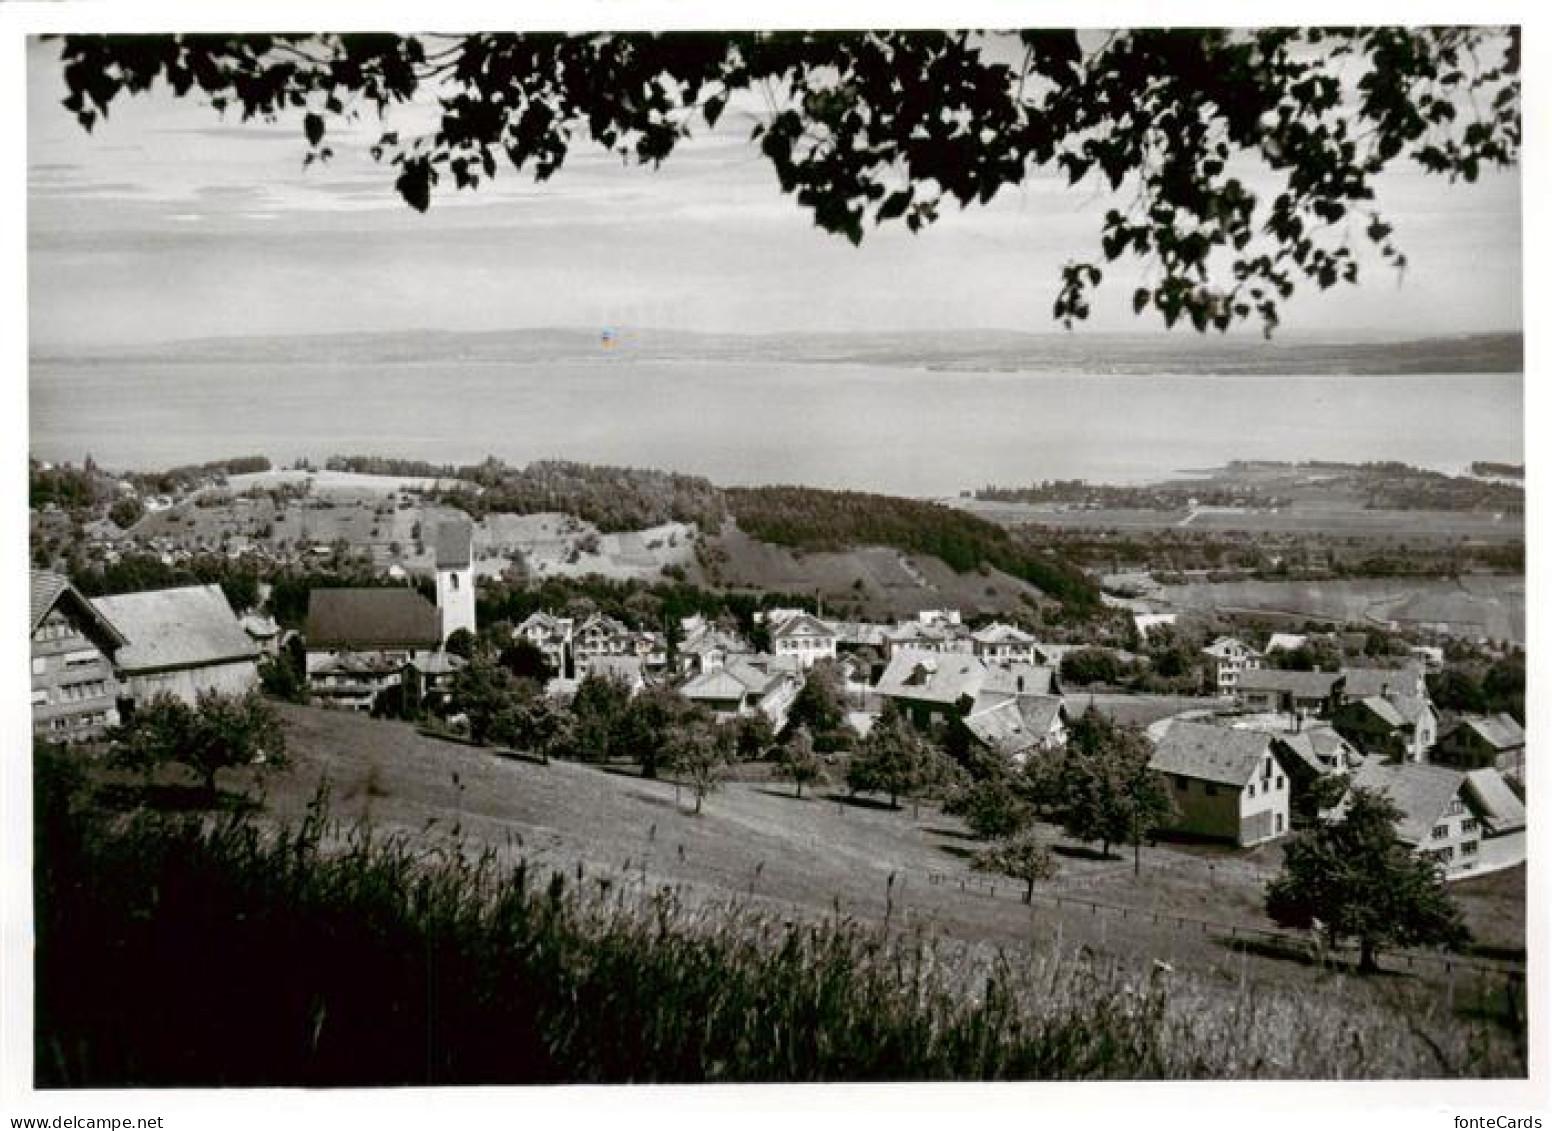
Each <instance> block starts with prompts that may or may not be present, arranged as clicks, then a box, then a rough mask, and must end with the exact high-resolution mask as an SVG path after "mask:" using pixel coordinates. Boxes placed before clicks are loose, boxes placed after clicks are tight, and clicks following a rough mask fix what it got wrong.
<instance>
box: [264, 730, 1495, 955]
mask: <svg viewBox="0 0 1552 1131" xmlns="http://www.w3.org/2000/svg"><path fill="white" fill-rule="evenodd" d="M282 709H283V711H284V713H285V718H286V723H287V728H288V733H289V735H290V741H291V744H292V747H293V750H294V752H295V754H296V765H295V767H294V768H293V769H292V770H291V771H289V772H288V773H287V774H286V775H284V776H283V777H276V778H273V779H272V780H271V781H270V782H269V784H268V786H267V793H268V800H267V806H268V808H269V809H270V810H271V811H272V812H273V813H275V814H276V815H279V816H282V817H286V818H296V817H299V816H300V815H302V814H303V813H305V811H306V807H307V805H308V804H309V803H310V802H311V801H312V799H313V797H314V795H315V793H316V790H317V788H318V785H319V784H320V783H321V782H324V781H325V780H326V781H327V782H328V784H329V788H330V791H331V796H332V808H333V812H334V814H335V816H336V817H338V818H341V819H343V820H346V821H352V820H366V821H370V822H372V823H373V824H374V825H376V826H377V827H379V828H383V829H387V830H398V831H402V832H405V833H409V834H413V835H415V836H421V835H428V836H431V837H433V838H446V837H452V836H453V835H454V829H455V828H456V829H457V835H459V836H461V837H463V838H465V839H468V840H471V841H473V842H475V843H478V844H482V845H487V846H490V847H493V848H495V849H497V850H498V851H500V852H501V853H503V854H504V855H506V856H507V857H509V858H512V859H516V858H517V857H522V858H524V859H527V860H529V861H531V862H535V863H539V864H542V865H544V866H548V867H552V868H554V869H556V870H560V871H566V872H574V871H575V870H576V869H577V868H578V867H579V866H581V867H583V868H584V869H586V870H588V871H589V872H590V873H594V874H597V875H600V876H607V877H613V881H614V882H619V883H631V884H636V885H640V886H642V887H644V888H651V887H653V886H655V885H659V884H669V885H674V886H678V887H682V888H684V890H685V892H686V894H687V898H690V899H691V900H708V899H710V900H715V899H724V898H727V897H730V896H738V897H740V898H743V899H748V900H751V901H754V902H755V903H758V904H760V905H762V906H766V907H769V908H771V909H772V910H773V911H778V912H780V913H782V914H794V915H799V916H803V917H812V916H824V915H830V914H834V913H836V912H837V911H839V912H840V913H842V914H844V915H848V916H852V917H855V918H858V919H862V920H870V921H882V920H883V919H884V917H885V916H886V915H887V916H888V917H890V919H891V920H892V921H893V922H894V923H896V924H898V925H900V926H901V927H917V926H920V927H922V928H924V929H928V930H930V931H932V932H933V933H934V934H937V935H941V936H946V937H949V938H954V939H958V940H961V941H964V942H971V943H976V944H981V943H992V944H994V945H1002V946H1021V945H1027V944H1031V943H1050V942H1054V941H1055V940H1057V939H1062V940H1064V941H1065V942H1066V943H1067V944H1070V945H1082V946H1090V947H1094V948H1097V949H1103V950H1105V951H1106V952H1107V953H1113V954H1116V955H1118V956H1122V957H1125V958H1128V959H1134V960H1152V959H1155V958H1157V959H1160V960H1163V961H1165V962H1169V963H1171V964H1178V965H1180V966H1182V967H1186V968H1191V969H1194V970H1198V971H1200V972H1203V973H1208V974H1212V975H1214V976H1220V977H1234V978H1239V977H1252V978H1261V979H1268V980H1270V981H1272V982H1275V983H1289V982H1292V983H1295V984H1299V983H1305V982H1309V981H1311V980H1313V979H1314V978H1315V977H1316V974H1315V972H1314V971H1312V970H1311V969H1310V968H1308V967H1307V966H1305V965H1303V964H1301V963H1298V962H1289V961H1287V960H1285V959H1281V958H1268V957H1258V956H1255V955H1248V954H1247V953H1246V952H1244V951H1243V950H1241V949H1239V948H1238V946H1237V945H1236V942H1237V940H1236V939H1234V938H1233V937H1232V936H1230V935H1229V934H1228V932H1227V928H1229V927H1231V926H1232V927H1235V928H1236V929H1241V928H1242V929H1247V930H1248V929H1264V928H1268V927H1270V926H1271V924H1270V923H1269V922H1268V921H1267V920H1266V919H1265V917H1264V915H1263V914H1262V911H1261V889H1262V887H1263V885H1264V884H1265V883H1266V881H1267V880H1268V879H1269V878H1270V877H1271V876H1272V875H1274V874H1275V873H1276V871H1277V870H1278V868H1279V867H1280V864H1281V850H1280V848H1279V847H1278V846H1277V845H1275V844H1273V845H1268V846H1264V847H1262V848H1258V849H1254V850H1251V851H1248V852H1242V851H1238V850H1233V849H1228V848H1218V847H1212V846H1205V847H1195V846H1193V847H1187V846H1179V845H1168V844H1161V845H1158V846H1146V845H1145V846H1144V847H1143V850H1142V874H1141V875H1140V876H1134V875H1133V871H1132V862H1131V859H1130V855H1129V854H1126V856H1125V858H1124V859H1112V860H1099V859H1096V858H1095V856H1096V855H1097V854H1096V853H1095V852H1093V851H1091V850H1089V849H1087V848H1084V847H1083V846H1080V845H1076V844H1071V843H1067V842H1063V841H1061V840H1060V838H1059V837H1058V836H1057V835H1056V832H1055V830H1050V834H1051V838H1052V840H1053V843H1055V844H1056V847H1057V850H1058V852H1059V853H1060V854H1061V872H1060V874H1059V875H1058V877H1057V878H1056V879H1055V880H1053V881H1051V882H1050V883H1049V884H1046V885H1044V886H1043V887H1042V888H1041V894H1042V896H1043V897H1046V898H1044V899H1043V900H1042V901H1041V902H1039V903H1037V904H1036V905H1034V906H1032V907H1026V906H1024V905H1023V903H1022V902H1021V899H1020V896H1021V889H1020V886H1019V885H1017V884H1015V883H1014V882H1013V881H995V880H990V879H989V878H988V877H986V876H983V875H980V874H977V873H972V872H971V871H970V869H969V859H968V858H969V855H970V853H971V852H973V851H974V849H975V848H976V847H977V842H976V841H975V840H973V838H971V837H970V836H969V835H968V834H967V833H966V832H965V830H964V828H963V826H962V824H961V823H960V822H959V821H958V819H957V818H953V817H948V816H945V815H943V814H942V813H940V812H938V811H937V809H936V808H935V807H932V806H923V807H922V808H921V809H920V810H919V811H915V810H912V809H911V808H909V807H906V808H903V809H902V810H900V811H891V810H889V809H887V808H885V807H880V806H877V805H874V804H870V803H867V801H866V799H862V800H861V801H859V802H851V801H849V800H848V799H846V798H845V796H844V792H841V791H832V790H831V789H827V788H826V787H823V786H821V787H820V789H819V791H818V796H816V797H810V796H807V795H805V797H804V798H803V799H802V800H799V799H797V798H796V797H794V796H793V795H792V791H791V788H790V787H789V786H787V785H786V784H784V783H783V784H774V783H766V782H736V783H728V784H727V785H725V786H724V787H723V789H722V790H720V791H719V792H717V793H715V794H713V795H712V796H711V797H710V798H709V799H708V800H707V802H706V806H705V812H704V814H703V815H702V816H700V817H698V818H697V817H694V816H692V815H690V813H689V809H690V797H689V794H688V793H685V794H684V795H683V797H682V798H681V797H679V796H678V791H677V790H676V788H675V786H674V785H673V784H672V783H671V782H665V781H650V780H643V779H641V778H639V777H636V776H634V775H633V774H631V773H630V772H629V771H623V770H621V771H611V770H606V769H603V768H598V767H592V766H585V765H577V764H572V763H564V762H552V763H551V764H550V765H548V766H537V765H533V764H530V763H527V762H522V761H516V760H510V759H503V758H500V757H497V756H495V755H494V754H491V753H490V752H488V751H483V750H479V749H475V748H471V747H466V746H461V745H457V744H453V743H446V742H441V741H438V740H436V739H432V738H427V737H425V736H422V735H420V734H419V733H417V732H416V731H415V730H414V729H413V728H412V727H410V726H408V725H406V724H400V723H393V722H382V721H377V720H370V719H365V718H361V717H359V716H354V715H347V714H341V713H336V712H328V711H324V710H320V709H316V708H305V707H290V706H287V707H283V708H282ZM1523 876H1524V870H1523V868H1521V869H1514V870H1512V871H1509V872H1504V873H1499V874H1497V875H1494V876H1490V877H1484V878H1483V879H1482V880H1481V881H1476V882H1474V884H1473V885H1469V886H1459V890H1460V891H1461V894H1462V897H1463V899H1464V902H1465V905H1466V908H1467V912H1468V916H1469V919H1470V922H1471V925H1472V927H1473V929H1474V930H1475V931H1476V932H1477V934H1478V935H1479V936H1480V937H1481V938H1482V940H1483V941H1484V942H1488V943H1490V944H1491V945H1493V946H1494V947H1496V948H1499V949H1509V950H1512V949H1513V948H1514V947H1516V946H1518V947H1520V948H1523V945H1524V943H1523V936H1524V891H1523V885H1524V879H1523ZM1056 896H1060V897H1063V898H1067V899H1072V900H1092V901H1098V902H1101V903H1105V904H1109V905H1114V906H1117V907H1121V906H1124V907H1127V908H1131V909H1136V910H1139V911H1144V912H1149V913H1155V914H1157V915H1159V916H1160V917H1161V920H1162V919H1163V917H1165V916H1189V917H1196V918H1200V919H1206V920H1210V921H1211V922H1213V923H1215V924H1220V925H1222V927H1223V928H1224V930H1223V931H1213V932H1209V933H1208V934H1207V943H1206V945H1204V942H1203V938H1204V932H1203V931H1202V929H1201V928H1200V927H1199V926H1197V925H1194V924H1193V925H1190V926H1188V927H1184V928H1182V927H1179V926H1177V925H1173V924H1172V923H1167V922H1164V921H1160V922H1153V921H1152V920H1151V919H1147V918H1141V917H1132V916H1128V917H1127V918H1126V919H1124V920H1123V919H1121V918H1119V917H1118V916H1117V915H1115V914H1100V913H1096V912H1093V911H1091V910H1089V909H1087V908H1084V907H1081V906H1072V907H1067V906H1054V905H1052V903H1051V902H1050V898H1049V897H1056ZM1418 977H1419V978H1420V979H1422V978H1428V977H1432V973H1431V972H1425V971H1419V974H1418Z"/></svg>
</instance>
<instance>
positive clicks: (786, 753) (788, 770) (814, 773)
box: [776, 726, 824, 797]
mask: <svg viewBox="0 0 1552 1131" xmlns="http://www.w3.org/2000/svg"><path fill="white" fill-rule="evenodd" d="M776 765H777V771H778V772H779V773H780V774H781V776H782V777H784V778H786V779H788V780H789V781H791V782H792V784H793V785H794V786H796V787H797V795H798V796H799V797H802V796H803V787H804V786H805V785H811V784H813V783H815V782H818V781H822V780H823V779H824V763H823V762H822V761H820V758H819V755H818V754H816V753H815V752H814V740H813V738H812V737H810V736H809V733H808V728H807V727H805V726H799V727H798V728H797V729H796V730H794V731H793V732H792V733H791V734H790V735H788V736H787V740H786V741H785V742H783V743H782V744H781V745H780V746H779V747H777V750H776Z"/></svg>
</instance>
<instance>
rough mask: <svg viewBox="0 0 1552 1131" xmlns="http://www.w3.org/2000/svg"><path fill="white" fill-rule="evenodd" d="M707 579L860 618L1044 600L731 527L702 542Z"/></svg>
mask: <svg viewBox="0 0 1552 1131" xmlns="http://www.w3.org/2000/svg"><path fill="white" fill-rule="evenodd" d="M706 554H707V556H708V558H709V559H710V560H711V561H712V562H713V563H714V566H713V569H712V571H711V574H712V576H711V577H709V578H708V580H714V581H715V582H716V583H718V584H721V585H726V586H728V587H730V588H739V589H742V588H748V589H757V590H762V591H766V592H777V593H816V592H817V594H818V595H819V596H820V597H822V598H823V600H824V602H825V607H826V609H827V610H834V611H837V612H840V611H843V610H844V611H845V612H846V614H847V615H850V616H855V617H858V618H861V619H866V620H892V619H895V618H899V617H909V616H914V615H915V614H916V613H917V612H919V611H920V610H922V609H940V608H957V609H960V610H961V611H962V612H963V613H964V614H965V615H966V616H972V615H975V614H977V613H986V614H1008V613H1012V612H1017V611H1020V610H1023V611H1025V612H1027V611H1028V610H1029V609H1030V608H1031V607H1033V606H1035V605H1037V604H1039V603H1041V602H1042V601H1044V598H1043V596H1042V595H1041V593H1040V591H1039V590H1038V589H1036V588H1035V587H1034V586H1031V585H1028V584H1026V583H1025V582H1023V581H1020V580H1019V579H1018V578H1016V577H1010V576H1009V575H1008V574H1006V573H1003V572H1002V571H1000V570H995V569H987V570H985V571H984V572H981V571H974V572H970V573H963V574H961V573H955V572H954V571H953V570H952V569H950V568H949V567H948V566H946V565H944V564H943V562H941V561H939V560H938V559H937V558H934V557H930V556H926V555H908V554H902V553H900V552H899V551H897V550H893V549H889V548H887V547H881V546H871V547H858V548H855V549H851V550H843V551H835V552H826V551H813V552H806V553H805V552H799V551H794V550H790V549H788V548H786V547H784V546H776V545H772V544H771V543H768V542H760V541H757V540H755V539H753V538H750V537H749V536H748V535H746V534H744V533H742V532H741V531H739V530H737V529H734V528H732V527H728V528H725V529H724V530H723V531H722V532H721V533H720V534H718V535H715V536H712V537H708V538H707V539H706Z"/></svg>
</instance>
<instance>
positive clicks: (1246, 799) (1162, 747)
mask: <svg viewBox="0 0 1552 1131" xmlns="http://www.w3.org/2000/svg"><path fill="white" fill-rule="evenodd" d="M1274 737H1275V736H1273V735H1271V734H1267V733H1265V732H1263V731H1255V730H1240V729H1235V728H1232V727H1221V726H1212V725H1210V724H1207V723H1195V722H1189V721H1187V720H1184V719H1175V720H1173V721H1171V722H1170V724H1169V727H1168V729H1167V730H1165V731H1164V733H1163V734H1162V735H1161V736H1160V738H1159V739H1158V742H1157V743H1156V745H1155V746H1154V751H1153V757H1152V759H1151V760H1150V761H1149V763H1148V766H1149V768H1150V769H1153V770H1156V771H1158V772H1159V773H1161V774H1163V775H1164V776H1165V778H1166V780H1167V781H1168V782H1169V788H1170V791H1171V794H1172V796H1173V798H1174V801H1175V808H1176V810H1177V811H1178V814H1179V816H1178V817H1177V819H1176V821H1175V824H1174V826H1173V829H1174V831H1176V832H1181V833H1187V834H1189V835H1192V836H1201V837H1210V838H1213V839H1218V840H1229V841H1233V842H1234V843H1235V844H1238V845H1240V846H1241V847H1248V846H1250V845H1253V844H1260V843H1262V842H1263V841H1268V840H1274V839H1276V838H1277V837H1280V836H1282V835H1284V834H1285V833H1286V832H1287V831H1288V815H1289V793H1290V787H1289V780H1288V768H1287V766H1286V765H1284V763H1283V762H1282V760H1281V758H1282V756H1281V755H1280V754H1279V753H1278V751H1277V749H1276V747H1275V743H1274Z"/></svg>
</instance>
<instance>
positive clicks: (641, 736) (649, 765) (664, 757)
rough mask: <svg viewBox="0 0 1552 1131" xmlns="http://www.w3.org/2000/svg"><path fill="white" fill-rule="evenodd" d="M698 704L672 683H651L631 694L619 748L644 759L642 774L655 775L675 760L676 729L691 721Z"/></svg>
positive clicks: (653, 776)
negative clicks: (673, 748)
mask: <svg viewBox="0 0 1552 1131" xmlns="http://www.w3.org/2000/svg"><path fill="white" fill-rule="evenodd" d="M695 713H696V706H695V704H694V703H691V702H690V701H689V700H688V699H686V698H685V697H684V696H683V695H680V694H679V692H677V691H675V690H674V689H673V688H671V687H665V686H662V685H658V686H654V687H648V688H646V689H645V690H643V691H641V692H639V693H638V694H637V695H636V696H635V697H633V698H631V699H630V701H629V703H628V704H627V705H626V707H625V711H624V713H623V714H622V715H621V716H620V725H619V731H618V735H619V738H618V743H617V752H618V753H622V754H628V755H630V756H632V757H634V758H635V759H636V760H637V761H638V762H640V763H641V776H642V777H644V778H655V777H657V776H658V773H659V771H660V770H663V769H665V768H667V767H669V766H671V765H672V764H673V760H674V758H673V750H672V747H673V743H674V740H675V737H676V735H677V733H678V732H679V731H680V730H681V729H682V728H683V727H685V726H687V725H688V724H689V721H690V719H691V716H693V715H694V714H695Z"/></svg>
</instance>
